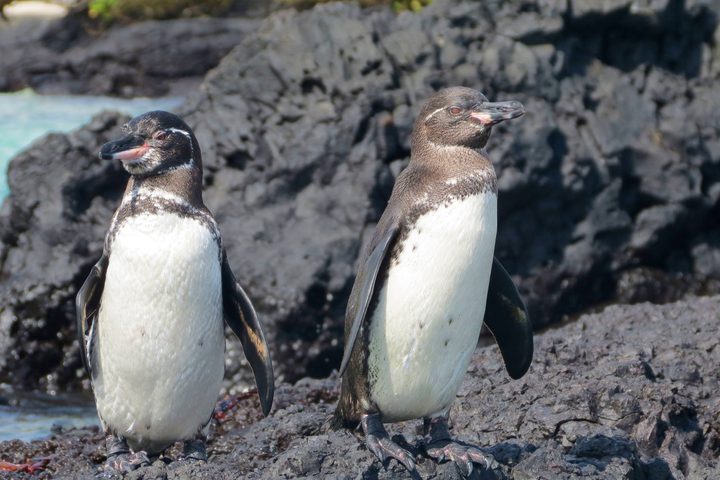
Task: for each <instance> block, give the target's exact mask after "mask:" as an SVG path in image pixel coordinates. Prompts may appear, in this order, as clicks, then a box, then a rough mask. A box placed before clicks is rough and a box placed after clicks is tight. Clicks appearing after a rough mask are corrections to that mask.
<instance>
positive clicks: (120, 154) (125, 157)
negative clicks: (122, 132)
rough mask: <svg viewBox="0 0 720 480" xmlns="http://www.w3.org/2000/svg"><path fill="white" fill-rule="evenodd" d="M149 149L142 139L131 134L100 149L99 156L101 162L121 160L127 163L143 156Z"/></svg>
mask: <svg viewBox="0 0 720 480" xmlns="http://www.w3.org/2000/svg"><path fill="white" fill-rule="evenodd" d="M149 148H150V146H149V145H148V144H147V143H146V142H145V139H144V138H142V137H140V136H138V135H132V134H131V135H126V136H124V137H123V138H121V139H119V140H115V141H113V142H108V143H106V144H105V145H103V146H102V147H100V154H99V155H100V158H101V159H103V160H122V161H123V162H124V163H129V162H132V161H135V160H137V159H138V158H141V157H142V156H143V155H145V152H147V151H148V149H149Z"/></svg>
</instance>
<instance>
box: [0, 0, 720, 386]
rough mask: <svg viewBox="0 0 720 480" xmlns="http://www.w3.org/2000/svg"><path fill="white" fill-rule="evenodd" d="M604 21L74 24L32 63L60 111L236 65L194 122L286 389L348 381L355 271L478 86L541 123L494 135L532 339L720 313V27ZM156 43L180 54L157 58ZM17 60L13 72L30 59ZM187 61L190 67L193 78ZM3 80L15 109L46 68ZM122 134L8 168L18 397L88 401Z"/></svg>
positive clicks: (469, 12)
mask: <svg viewBox="0 0 720 480" xmlns="http://www.w3.org/2000/svg"><path fill="white" fill-rule="evenodd" d="M591 5H596V3H593V2H584V1H583V2H580V1H575V0H562V1H552V2H539V3H537V2H534V1H533V2H530V1H527V2H526V1H522V0H515V1H511V2H501V3H493V2H490V3H487V2H471V1H461V0H437V1H436V2H433V5H432V6H431V7H429V8H426V9H424V10H423V11H422V12H420V13H418V14H403V15H396V14H394V13H392V12H391V11H390V10H389V9H379V10H373V9H369V10H362V9H360V8H358V7H356V6H353V5H349V4H327V5H321V6H319V7H316V8H314V9H312V10H309V11H304V12H295V11H281V12H277V13H275V14H273V15H271V16H269V17H268V18H267V19H266V20H264V21H263V23H262V25H260V26H252V25H251V24H252V23H253V22H254V21H249V22H250V23H248V24H245V23H243V21H241V20H237V19H226V20H223V19H197V20H179V21H176V22H162V23H157V24H156V23H152V22H149V23H140V24H136V25H132V26H129V27H119V28H118V29H116V30H113V31H110V32H108V33H107V34H105V36H103V37H99V38H81V37H82V36H81V35H80V36H78V37H77V38H74V37H73V38H65V37H63V35H65V33H67V32H68V31H70V32H72V31H73V30H72V29H71V30H64V29H63V28H60V27H62V25H63V24H62V22H61V23H57V24H49V25H48V27H47V29H45V30H43V31H42V32H40V33H38V35H39V37H38V38H37V39H36V42H35V43H37V42H39V43H40V44H41V45H44V46H43V47H42V48H40V49H38V50H37V52H36V53H37V55H40V56H41V57H42V58H41V59H40V60H41V63H44V62H46V61H47V62H50V61H52V62H65V63H64V65H70V66H69V67H67V68H66V67H58V68H56V69H54V70H53V71H55V72H59V73H58V74H57V75H55V74H53V75H55V76H52V75H51V76H50V77H47V76H46V75H45V73H43V72H42V71H37V69H36V68H35V67H32V68H30V67H28V68H29V69H28V70H27V72H36V73H38V75H37V79H40V80H42V79H46V80H47V83H43V85H48V87H47V88H48V91H53V88H51V87H50V86H51V85H54V84H59V85H65V86H66V87H67V88H71V89H72V88H75V87H73V85H79V86H80V87H78V88H81V89H83V91H92V92H96V93H104V94H123V91H124V90H123V88H124V87H122V88H120V87H118V88H116V87H117V86H118V85H125V84H123V83H122V82H120V83H117V82H116V81H115V80H112V81H109V80H108V81H106V80H105V79H104V78H105V77H97V76H95V73H93V72H97V73H98V74H100V73H102V75H105V73H107V72H118V71H119V72H122V71H124V70H123V69H120V70H118V68H119V67H117V66H118V65H123V68H130V67H132V68H137V69H139V70H137V72H140V73H138V74H137V75H135V74H131V75H128V76H125V74H122V75H121V77H123V78H133V79H137V78H146V79H148V78H150V77H152V78H153V79H156V80H157V81H155V80H152V81H148V82H144V83H143V82H141V83H139V84H137V85H136V84H133V85H132V88H131V89H130V90H128V91H129V92H131V93H132V94H135V93H138V92H140V93H148V94H152V93H157V92H154V91H151V90H145V88H146V87H147V86H148V85H160V84H162V81H160V80H161V79H162V78H165V77H162V76H163V75H169V76H170V77H173V78H177V77H178V76H180V77H182V75H185V73H183V72H186V71H185V70H183V69H184V68H185V67H183V65H185V64H186V66H187V67H188V68H190V67H189V65H190V64H192V65H194V66H195V67H193V68H197V69H198V70H197V71H194V70H193V71H192V72H189V71H188V72H189V73H187V72H186V73H187V74H188V75H191V76H192V75H195V74H198V73H199V72H200V71H201V70H203V69H207V68H210V66H212V64H213V62H214V61H215V60H212V61H211V59H213V58H216V59H219V58H220V57H223V55H224V57H223V58H222V60H221V61H220V63H219V64H218V65H217V67H215V68H214V69H212V70H211V71H210V72H209V73H208V74H207V75H206V76H205V78H204V81H203V83H202V85H201V86H200V87H199V88H197V89H195V90H194V91H193V92H192V93H191V95H190V96H189V98H188V99H187V101H186V102H185V104H184V105H183V106H182V107H181V109H180V113H181V114H182V115H183V116H184V117H185V118H186V120H187V121H188V123H189V124H190V125H191V126H192V127H193V128H194V129H195V132H196V134H197V136H198V139H199V141H200V144H201V146H202V148H203V157H204V163H205V184H206V189H205V199H206V203H207V204H208V206H209V207H210V209H211V210H212V211H213V212H214V213H215V214H216V217H217V218H218V220H219V223H220V226H221V230H222V232H223V236H224V239H225V243H226V244H227V246H228V253H229V258H230V261H231V263H232V265H233V269H234V270H235V272H237V275H238V277H239V279H240V281H241V282H242V283H243V285H245V287H246V289H247V290H248V291H249V294H250V295H251V297H252V298H253V299H254V301H255V303H256V306H257V307H258V310H259V312H260V314H261V316H262V319H263V320H264V322H265V324H266V325H267V329H268V337H269V339H270V340H271V342H272V346H271V348H272V353H273V356H274V359H275V362H276V372H277V373H278V374H279V375H280V378H281V379H285V380H286V381H291V382H292V381H296V380H297V379H300V378H302V377H305V376H310V377H314V378H324V377H326V376H327V375H329V374H330V372H331V371H332V370H333V369H335V368H337V366H338V364H339V360H340V357H341V352H342V342H341V340H340V339H341V338H342V333H341V332H342V326H341V325H342V317H343V312H344V308H345V304H346V300H347V297H348V293H349V289H350V286H351V284H352V281H353V276H354V263H355V260H356V257H357V254H358V252H359V249H360V247H361V244H362V242H363V240H364V239H366V238H367V236H368V234H369V233H370V232H371V231H372V228H373V226H374V223H375V222H376V221H377V219H378V218H379V215H380V213H381V212H382V210H383V208H384V206H385V203H386V201H387V198H388V196H389V193H390V190H391V188H392V185H393V181H394V178H395V176H396V175H397V174H398V172H399V171H400V169H401V168H402V167H403V166H404V165H405V163H406V161H407V157H408V153H409V145H408V135H409V131H410V128H411V124H412V121H413V118H414V115H415V113H416V111H417V108H418V106H419V103H420V102H421V101H422V99H423V98H425V97H426V96H427V95H428V94H429V93H430V92H431V91H432V90H433V89H436V88H439V87H442V86H447V85H457V84H461V85H470V86H474V87H476V88H480V89H482V90H483V91H484V92H485V93H486V94H487V95H488V97H490V98H491V99H516V100H520V101H522V102H523V103H524V104H525V106H526V109H527V111H528V114H527V115H526V117H524V118H523V119H522V120H521V121H519V122H515V123H514V124H513V125H512V126H504V125H501V126H499V127H498V128H496V130H495V132H494V134H493V137H492V138H491V140H490V144H489V150H490V155H491V158H492V159H493V160H494V162H495V167H496V170H497V172H498V177H499V183H498V185H499V190H500V205H499V207H500V221H499V236H498V241H497V255H498V256H499V258H500V259H501V260H502V261H503V262H504V264H505V265H506V267H507V268H508V270H509V271H510V272H511V273H513V274H514V275H515V276H516V278H517V280H518V282H519V285H520V288H521V291H522V293H523V295H524V296H525V298H526V299H527V301H528V305H529V307H530V310H531V316H532V319H533V321H534V323H535V325H536V326H537V327H542V326H544V325H547V324H550V323H553V322H557V321H559V320H562V319H563V318H566V316H568V315H570V316H572V315H575V314H576V313H577V312H581V311H584V310H587V309H589V308H594V307H596V306H598V305H602V304H607V303H609V302H638V301H645V300H649V301H653V302H667V301H672V300H674V299H677V298H681V297H682V296H683V295H685V294H687V293H699V294H706V293H712V292H719V291H720V280H719V279H720V228H719V227H718V224H717V218H718V214H720V203H719V199H720V160H719V159H720V115H718V112H719V111H720V96H718V95H717V82H718V80H720V50H718V44H719V41H718V39H719V38H720V29H718V27H717V25H718V22H717V20H718V11H717V9H714V8H713V7H712V5H711V4H710V3H707V2H703V1H700V0H687V1H684V2H680V1H675V0H665V1H659V2H652V3H650V4H647V5H646V4H645V3H643V4H642V5H640V4H639V3H638V4H637V5H636V2H633V1H631V0H618V1H616V2H610V3H607V2H605V3H602V6H596V7H593V6H591ZM597 5H600V4H597ZM643 5H644V6H643ZM66 21H68V20H66ZM165 28H169V29H170V30H172V31H174V32H175V33H174V34H171V33H168V32H167V31H165V30H164V29H165ZM158 32H160V33H158ZM162 32H164V33H162ZM202 32H212V33H208V34H207V35H206V34H204V33H202ZM173 35H175V36H173ZM213 35H214V36H213ZM160 37H162V38H160ZM143 38H144V39H146V40H145V41H147V42H149V43H153V42H159V43H158V45H161V46H162V47H161V48H159V49H157V50H153V49H149V50H148V49H147V48H144V49H141V48H139V46H138V45H139V44H138V40H139V39H143ZM147 39H151V40H152V41H151V40H147ZM181 39H182V41H180V40H181ZM125 40H127V43H124V42H125ZM131 40H132V41H131ZM163 40H165V41H167V42H169V43H162V41H163ZM141 43H142V42H141ZM11 45H15V48H13V49H10V50H13V51H15V52H16V53H13V55H20V56H22V52H28V51H29V50H28V48H29V47H27V46H26V47H23V46H22V44H21V43H17V44H11ZM234 45H237V46H235V47H234V48H232V47H233V46H234ZM230 48H232V50H230ZM188 49H190V50H192V51H193V52H195V54H196V56H190V57H187V60H186V61H184V60H183V59H184V58H186V57H184V56H185V55H186V54H187V52H188ZM228 50H229V52H228ZM42 52H45V53H42ZM93 52H95V53H93ZM153 52H154V53H153ZM156 54H157V55H158V57H156V56H155V55H156ZM173 55H175V56H173ZM51 57H52V58H51ZM126 57H127V59H129V58H132V59H134V60H133V62H135V63H137V65H135V63H133V65H132V66H129V64H128V62H129V60H127V59H126ZM196 57H197V58H196ZM200 57H202V58H203V59H206V60H207V61H206V62H205V63H202V62H201V61H200V60H199V58H200ZM8 58H9V57H7V56H2V60H0V62H10V63H9V64H8V65H13V66H14V68H6V66H3V67H2V68H0V72H2V74H0V86H3V85H4V86H5V87H4V88H9V87H8V86H9V85H13V81H14V80H13V78H15V77H14V75H15V73H13V72H18V71H19V70H18V68H20V67H22V65H26V64H27V63H24V62H26V61H30V60H31V59H32V58H34V57H33V56H32V55H30V54H29V53H28V55H26V56H24V57H23V59H22V61H21V59H17V58H16V59H15V60H8ZM13 58H14V57H13ZM76 58H77V59H80V60H78V62H79V63H78V64H77V65H76V64H75V63H73V62H75V60H73V59H76ZM123 59H125V60H123ZM68 62H69V63H68ZM143 62H146V63H147V65H146V67H147V68H145V67H142V68H141V66H138V65H140V64H141V63H143ZM3 65H4V64H3ZM27 65H29V64H27ZM73 65H75V66H73ZM78 65H81V66H82V68H80V67H79V66H78ZM116 67H117V68H116ZM23 68H24V67H23ZM53 68H54V67H53ZM132 68H131V70H132ZM153 69H154V70H153ZM178 69H179V70H178ZM133 71H134V70H133ZM62 72H69V73H67V75H65V73H62ZM137 72H136V73H137ZM143 72H144V73H143ZM153 72H154V73H153ZM18 75H19V78H25V79H26V80H27V79H28V78H32V75H30V76H28V75H26V74H22V75H20V74H18ZM27 81H28V82H29V83H28V84H30V85H34V84H33V83H32V82H31V81H30V80H27ZM38 81H39V80H38ZM92 85H96V86H97V88H96V89H95V87H93V86H92ZM148 88H149V87H148ZM123 121H125V119H124V118H122V117H120V116H118V115H116V114H112V113H106V114H102V115H100V116H98V117H97V118H95V119H94V120H93V121H92V122H91V123H90V124H88V125H87V126H85V127H83V128H81V129H79V130H77V131H75V132H73V133H70V134H67V135H58V134H53V135H48V136H47V137H45V138H43V139H41V140H38V141H37V142H36V143H35V144H34V145H33V146H32V147H30V148H29V149H28V150H27V151H25V152H24V153H21V154H20V155H18V156H17V157H16V158H15V159H14V160H13V161H12V163H11V165H10V169H9V175H8V178H9V184H10V188H11V191H12V193H11V195H10V197H9V198H7V199H6V200H5V201H4V203H3V206H2V209H1V210H0V278H1V279H2V282H1V283H0V381H3V382H9V383H12V384H14V385H17V386H22V387H24V388H41V389H46V390H58V389H67V388H76V387H78V386H80V385H81V383H82V381H81V379H82V378H83V373H82V369H81V364H80V359H79V355H78V347H77V343H76V341H75V332H74V324H73V315H74V313H73V311H74V307H73V297H74V295H75V292H76V291H77V289H78V288H79V286H80V284H81V282H82V280H83V279H84V277H85V275H86V274H87V271H88V269H89V268H90V266H91V265H92V264H93V263H94V262H95V260H96V259H97V258H98V257H99V255H100V252H101V248H102V238H103V235H104V233H105V230H106V228H107V226H108V223H109V219H110V217H111V214H112V211H113V209H114V208H115V207H116V206H117V203H118V200H119V198H120V196H121V190H122V188H123V186H124V184H125V181H126V177H125V174H124V173H123V172H122V171H121V169H120V168H119V166H118V165H114V164H110V163H107V162H103V161H101V160H99V159H98V158H97V156H96V152H97V151H98V147H99V145H101V144H102V143H103V142H104V141H106V140H107V139H109V138H110V137H113V136H115V135H117V134H118V127H119V125H120V124H121V123H122V122H123ZM230 345H231V347H230V350H229V355H230V358H231V360H230V363H229V380H228V384H227V385H228V386H230V385H240V386H243V385H245V383H244V379H245V378H246V369H245V368H244V367H243V366H242V364H241V361H240V360H239V359H240V358H241V355H240V354H239V351H238V348H239V347H238V346H237V343H235V342H231V343H230ZM84 386H85V387H87V384H86V383H85V385H84Z"/></svg>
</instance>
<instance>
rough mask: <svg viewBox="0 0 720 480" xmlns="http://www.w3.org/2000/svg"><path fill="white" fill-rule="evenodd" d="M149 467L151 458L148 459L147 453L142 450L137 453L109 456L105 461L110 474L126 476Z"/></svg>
mask: <svg viewBox="0 0 720 480" xmlns="http://www.w3.org/2000/svg"><path fill="white" fill-rule="evenodd" d="M149 465H150V458H148V455H147V453H146V452H144V451H142V450H141V451H139V452H135V453H120V454H117V455H111V456H109V457H108V459H107V460H106V461H105V470H106V471H107V472H109V473H113V472H117V473H122V474H125V473H130V472H132V471H134V470H137V469H138V468H140V467H147V466H149Z"/></svg>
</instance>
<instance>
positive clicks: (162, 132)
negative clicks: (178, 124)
mask: <svg viewBox="0 0 720 480" xmlns="http://www.w3.org/2000/svg"><path fill="white" fill-rule="evenodd" d="M167 136H168V132H167V131H165V130H158V131H157V132H155V133H153V138H154V139H155V140H165V139H166V138H167Z"/></svg>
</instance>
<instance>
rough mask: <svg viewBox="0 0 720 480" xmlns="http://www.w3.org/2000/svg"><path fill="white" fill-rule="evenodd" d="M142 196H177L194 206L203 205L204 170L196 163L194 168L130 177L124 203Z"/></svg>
mask: <svg viewBox="0 0 720 480" xmlns="http://www.w3.org/2000/svg"><path fill="white" fill-rule="evenodd" d="M141 196H142V197H153V196H165V197H176V198H178V199H182V201H183V202H185V203H187V204H189V205H191V206H193V207H196V208H198V207H201V206H202V205H203V200H202V170H200V168H199V167H198V166H197V165H194V166H192V168H180V169H174V170H170V171H167V172H164V173H162V174H159V175H147V176H132V177H130V181H129V182H128V186H127V189H126V190H125V198H124V200H123V203H125V201H136V200H137V199H138V198H139V197H141Z"/></svg>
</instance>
